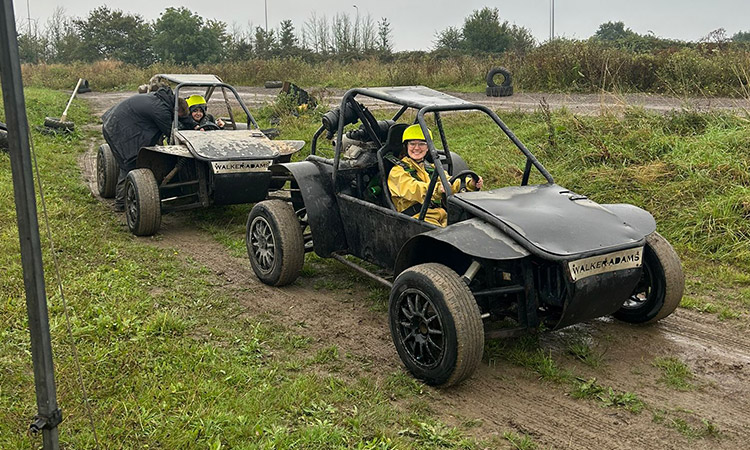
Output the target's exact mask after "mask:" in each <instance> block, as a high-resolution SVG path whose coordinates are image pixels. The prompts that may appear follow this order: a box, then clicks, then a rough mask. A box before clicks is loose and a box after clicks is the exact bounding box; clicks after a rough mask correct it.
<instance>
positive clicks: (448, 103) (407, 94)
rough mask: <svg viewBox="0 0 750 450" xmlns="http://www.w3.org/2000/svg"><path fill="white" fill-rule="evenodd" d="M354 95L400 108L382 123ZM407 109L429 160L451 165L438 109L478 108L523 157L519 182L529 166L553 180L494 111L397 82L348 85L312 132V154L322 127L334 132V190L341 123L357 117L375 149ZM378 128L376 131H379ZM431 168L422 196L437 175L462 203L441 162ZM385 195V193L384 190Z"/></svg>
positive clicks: (525, 179)
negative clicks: (431, 128)
mask: <svg viewBox="0 0 750 450" xmlns="http://www.w3.org/2000/svg"><path fill="white" fill-rule="evenodd" d="M358 95H360V96H362V97H367V98H371V99H375V100H381V101H384V102H388V103H392V104H394V105H400V106H401V108H400V109H399V110H398V112H396V114H395V115H394V116H393V117H392V118H391V119H390V123H389V124H383V123H381V122H383V121H381V122H378V121H377V120H375V118H374V116H373V115H372V113H371V112H370V111H369V110H368V109H367V108H366V107H364V106H363V105H362V104H361V103H359V102H358V101H356V100H355V99H356V97H357V96H358ZM409 109H415V110H416V111H417V115H416V120H415V121H414V123H418V124H419V126H420V127H421V129H422V133H423V134H424V136H425V137H426V141H427V147H428V153H429V155H430V157H431V158H432V161H440V160H441V156H442V157H443V158H444V159H445V160H446V162H447V164H448V167H452V165H453V161H452V159H451V152H450V149H449V146H448V140H447V139H446V135H445V130H444V128H443V121H442V118H441V113H443V112H456V111H479V112H483V113H485V114H486V115H488V116H489V117H490V118H491V119H492V120H493V121H494V122H495V124H497V126H498V127H500V129H501V130H502V131H503V132H504V133H505V135H506V136H507V137H508V138H509V139H510V140H511V141H512V142H513V144H515V146H516V147H517V148H518V149H519V150H520V151H521V152H522V153H523V154H524V156H525V157H526V165H525V168H524V171H523V178H522V181H521V186H525V185H527V184H528V182H529V177H530V175H531V169H532V167H535V168H536V169H537V170H538V171H539V173H540V174H541V175H542V176H543V177H544V178H545V179H546V180H547V182H548V183H549V184H552V183H554V180H553V178H552V175H551V174H550V173H549V172H548V171H547V169H545V168H544V166H543V165H542V164H541V163H540V162H539V161H538V160H537V159H536V157H535V156H534V155H533V154H532V153H531V151H529V149H527V148H526V146H525V145H524V144H523V143H522V142H521V141H520V140H519V139H518V137H516V135H515V134H514V133H513V132H512V131H511V130H510V129H509V128H508V126H507V125H505V123H504V122H503V121H502V120H501V119H500V118H499V117H498V116H497V114H495V112H494V111H492V110H491V109H489V108H488V107H486V106H484V105H478V104H475V103H471V102H468V101H466V100H463V99H460V98H457V97H454V96H451V95H448V94H445V93H442V92H439V91H436V90H433V89H430V88H428V87H425V86H400V87H382V88H354V89H350V90H349V91H347V92H346V93H345V94H344V96H343V97H342V99H341V106H340V107H339V108H338V111H337V113H336V114H334V116H335V118H336V119H337V120H328V121H326V118H325V116H324V120H323V125H322V126H321V127H320V128H319V129H318V130H317V131H316V132H315V134H314V135H313V139H312V147H311V151H310V152H311V154H313V155H315V154H316V149H317V140H318V138H319V137H320V136H321V134H322V133H323V132H324V131H327V132H328V138H331V137H333V135H334V133H335V136H336V141H335V142H336V145H335V149H334V158H333V173H332V178H333V186H334V189H335V190H336V192H338V190H339V183H337V182H336V181H337V177H338V175H339V164H340V161H341V154H342V152H343V136H344V127H345V126H346V125H349V124H354V123H357V122H358V121H359V122H361V124H362V128H363V129H364V130H365V132H366V133H367V135H368V137H369V139H370V140H372V142H375V143H376V145H377V147H378V148H379V149H382V148H383V146H384V144H385V142H384V141H385V139H382V137H383V135H384V134H386V135H387V129H386V130H382V128H383V127H384V126H385V125H387V127H388V128H390V127H391V126H393V125H394V124H395V122H396V121H397V120H398V119H399V118H400V117H401V116H402V115H403V114H404V113H405V112H406V111H408V110H409ZM334 111H336V110H334ZM430 113H432V114H433V115H434V119H435V125H436V127H437V130H438V134H439V136H440V142H441V144H442V147H443V150H442V152H443V154H442V155H440V153H439V152H438V150H437V148H436V147H435V142H434V140H433V138H432V136H431V135H430V133H428V132H427V130H428V128H427V124H426V122H425V116H426V115H428V114H430ZM328 114H331V113H328ZM332 117H333V116H332ZM385 122H389V121H385ZM378 131H380V133H379V132H378ZM383 131H386V133H383ZM379 153H380V152H379ZM378 165H379V170H380V172H381V174H382V176H383V177H384V178H385V177H387V174H386V173H384V164H383V161H382V158H378ZM435 169H436V170H435V174H436V175H435V176H433V177H432V179H431V180H430V183H429V186H428V189H427V194H426V196H425V198H431V197H432V193H433V192H434V190H435V185H436V184H437V180H438V179H440V182H441V183H442V186H443V191H444V192H445V193H446V197H447V198H451V197H452V198H453V199H452V200H453V201H459V202H461V203H462V204H463V203H465V202H463V201H462V200H461V199H460V198H457V197H454V192H453V191H452V189H451V185H450V183H449V182H448V178H447V175H446V173H445V170H444V168H443V165H442V164H435ZM385 195H388V194H387V193H385ZM466 206H468V205H466ZM428 208H429V202H424V203H423V205H422V209H421V211H420V213H419V220H420V221H423V220H424V218H425V216H426V214H427V209H428Z"/></svg>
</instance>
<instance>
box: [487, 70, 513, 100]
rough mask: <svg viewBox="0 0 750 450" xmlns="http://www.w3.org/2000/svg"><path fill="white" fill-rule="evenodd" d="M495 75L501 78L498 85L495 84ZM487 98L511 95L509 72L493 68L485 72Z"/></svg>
mask: <svg viewBox="0 0 750 450" xmlns="http://www.w3.org/2000/svg"><path fill="white" fill-rule="evenodd" d="M497 75H502V76H503V81H502V83H500V84H497V83H495V77H496V76H497ZM486 93H487V97H509V96H511V95H513V86H512V85H511V78H510V72H509V71H508V69H506V68H504V67H495V68H494V69H490V71H489V72H487V90H486Z"/></svg>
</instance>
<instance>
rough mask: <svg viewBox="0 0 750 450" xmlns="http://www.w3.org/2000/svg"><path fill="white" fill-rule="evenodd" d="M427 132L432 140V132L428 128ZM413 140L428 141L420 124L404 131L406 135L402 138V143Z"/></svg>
mask: <svg viewBox="0 0 750 450" xmlns="http://www.w3.org/2000/svg"><path fill="white" fill-rule="evenodd" d="M427 132H428V133H430V138H432V130H430V129H429V128H428V129H427ZM412 140H421V141H425V140H426V139H425V138H424V133H422V127H420V126H419V124H418V123H415V124H414V125H410V126H408V127H407V128H406V129H405V130H404V135H403V137H402V138H401V142H406V141H412Z"/></svg>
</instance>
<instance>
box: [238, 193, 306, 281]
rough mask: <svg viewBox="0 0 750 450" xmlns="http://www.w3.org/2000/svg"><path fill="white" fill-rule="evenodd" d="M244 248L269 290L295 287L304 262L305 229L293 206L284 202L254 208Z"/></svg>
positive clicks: (268, 201) (254, 269)
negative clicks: (303, 230) (290, 284)
mask: <svg viewBox="0 0 750 450" xmlns="http://www.w3.org/2000/svg"><path fill="white" fill-rule="evenodd" d="M245 245H246V246H247V256H248V257H249V258H250V265H251V266H252V267H253V272H255V275H256V276H257V277H258V279H260V281H262V282H263V283H265V284H268V285H270V286H284V285H287V284H289V283H292V282H293V281H294V280H296V279H297V277H298V276H299V273H300V271H301V270H302V265H303V264H304V262H305V241H304V238H303V237H302V228H301V227H300V224H299V220H298V219H297V215H296V214H294V209H293V208H292V205H290V204H289V203H287V202H285V201H283V200H265V201H262V202H260V203H257V204H256V205H255V206H254V207H253V209H252V210H251V211H250V215H249V216H248V218H247V227H246V233H245Z"/></svg>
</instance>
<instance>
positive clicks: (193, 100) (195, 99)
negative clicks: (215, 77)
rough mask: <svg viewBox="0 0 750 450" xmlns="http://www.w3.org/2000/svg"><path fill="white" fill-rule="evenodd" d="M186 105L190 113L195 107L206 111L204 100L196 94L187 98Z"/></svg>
mask: <svg viewBox="0 0 750 450" xmlns="http://www.w3.org/2000/svg"><path fill="white" fill-rule="evenodd" d="M187 105H188V108H189V109H190V112H193V111H194V110H195V108H197V107H201V108H203V109H206V99H205V98H203V96H202V95H198V94H195V95H191V96H190V97H188V98H187Z"/></svg>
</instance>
